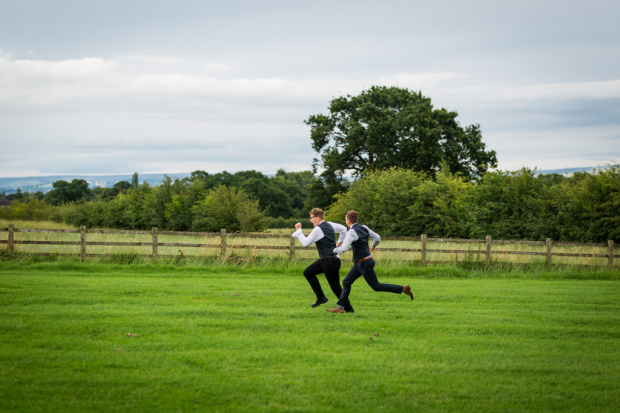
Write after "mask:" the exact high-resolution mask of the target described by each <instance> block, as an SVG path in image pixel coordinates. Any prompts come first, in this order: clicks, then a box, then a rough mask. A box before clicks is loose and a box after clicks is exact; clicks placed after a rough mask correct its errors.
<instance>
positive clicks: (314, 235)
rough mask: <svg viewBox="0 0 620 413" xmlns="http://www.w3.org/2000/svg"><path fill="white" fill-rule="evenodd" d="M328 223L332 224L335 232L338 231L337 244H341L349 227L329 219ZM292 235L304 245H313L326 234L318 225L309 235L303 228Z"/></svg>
mask: <svg viewBox="0 0 620 413" xmlns="http://www.w3.org/2000/svg"><path fill="white" fill-rule="evenodd" d="M321 222H324V221H321ZM327 223H328V224H329V225H331V226H332V228H333V229H334V232H337V233H338V241H337V242H336V244H339V243H340V241H342V239H343V238H344V237H345V235H346V233H347V227H345V226H344V225H340V224H336V223H335V222H329V221H327ZM292 236H293V237H295V238H297V239H298V240H299V241H300V242H301V243H302V244H303V246H304V247H307V246H308V245H312V244H314V243H315V242H317V241H319V240H320V239H322V238H324V237H325V234H324V233H323V230H322V229H321V227H319V226H318V225H317V226H316V227H314V229H313V230H312V232H311V233H310V234H308V236H307V237H306V236H305V235H304V233H303V232H302V231H301V228H299V229H298V230H297V231H295V232H293V235H292Z"/></svg>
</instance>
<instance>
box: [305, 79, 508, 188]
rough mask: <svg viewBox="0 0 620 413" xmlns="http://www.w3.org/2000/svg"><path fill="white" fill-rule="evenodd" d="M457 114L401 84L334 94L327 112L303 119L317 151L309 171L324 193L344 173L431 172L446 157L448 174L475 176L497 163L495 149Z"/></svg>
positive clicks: (338, 185)
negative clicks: (318, 174)
mask: <svg viewBox="0 0 620 413" xmlns="http://www.w3.org/2000/svg"><path fill="white" fill-rule="evenodd" d="M457 116H458V114H457V112H455V111H448V110H447V109H444V108H441V109H434V108H433V105H432V104H431V99H430V98H428V97H425V96H423V95H422V92H413V91H410V90H408V89H406V88H399V87H385V86H373V87H371V88H370V89H368V90H364V91H363V92H362V93H360V94H359V95H358V96H350V95H347V96H346V97H338V98H334V99H333V100H332V101H331V102H330V105H329V114H328V115H322V114H319V115H312V116H310V117H309V118H308V119H307V120H306V121H305V123H306V124H307V125H308V126H310V128H311V134H310V136H311V139H312V148H313V149H314V150H315V151H316V152H318V153H319V154H320V156H319V157H318V158H316V159H314V163H313V169H314V171H315V172H316V171H317V170H318V169H319V168H321V169H323V172H322V173H321V180H322V181H323V185H324V186H325V187H326V190H327V191H328V192H338V191H339V190H341V186H342V185H343V178H342V176H343V174H344V173H345V171H351V172H352V173H353V175H354V176H356V177H363V176H365V175H367V174H368V173H370V172H373V171H380V170H387V169H390V168H394V167H399V168H405V169H410V170H413V171H417V172H425V173H427V174H428V175H430V176H435V174H436V171H437V170H438V169H439V165H440V163H441V162H442V161H447V162H448V163H449V165H450V172H451V173H459V174H460V175H461V176H463V177H464V178H465V179H472V178H474V177H476V176H481V175H482V174H484V173H485V172H486V171H487V170H488V169H489V168H494V167H496V166H497V157H496V153H495V151H493V150H490V151H487V150H486V145H485V144H484V143H483V142H482V134H481V132H480V125H470V126H466V127H462V126H461V125H460V123H459V122H458V121H457V120H456V118H457ZM316 185H320V184H316ZM330 198H331V195H330Z"/></svg>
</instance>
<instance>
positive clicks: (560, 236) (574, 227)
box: [328, 165, 620, 242]
mask: <svg viewBox="0 0 620 413" xmlns="http://www.w3.org/2000/svg"><path fill="white" fill-rule="evenodd" d="M443 169H444V172H439V173H438V174H437V176H436V179H429V177H428V175H426V174H423V173H419V172H413V171H410V170H404V169H392V170H388V171H382V172H374V173H371V174H369V175H367V176H366V177H365V178H363V179H359V180H357V181H355V182H354V184H353V185H352V187H351V188H350V189H349V191H348V192H347V193H346V194H341V195H339V198H338V200H337V201H336V202H335V203H334V204H333V205H332V206H331V208H330V210H329V215H328V219H330V220H332V221H336V222H344V216H345V214H346V212H347V211H348V210H350V209H355V210H356V211H357V212H358V213H359V214H360V219H361V222H363V223H364V224H367V225H369V226H370V227H372V228H373V229H376V230H377V231H378V232H379V233H383V234H386V235H388V234H389V235H395V236H396V235H401V236H419V235H420V234H427V235H428V236H429V237H453V238H468V239H481V238H484V237H485V236H487V235H491V236H492V237H493V238H494V239H505V240H514V239H521V240H533V241H543V240H545V239H546V238H551V239H553V240H555V241H574V242H607V240H610V239H611V240H615V241H616V242H618V241H620V166H619V165H614V166H611V167H609V168H604V169H600V170H598V171H595V173H592V174H589V173H585V172H581V173H575V174H573V175H572V176H571V177H565V176H563V175H559V174H552V175H538V176H537V175H536V174H535V173H534V172H533V171H532V170H529V169H522V170H520V171H516V172H502V171H497V172H487V173H485V174H484V175H483V176H482V179H481V180H480V181H479V182H467V181H466V180H465V179H463V178H462V177H461V176H459V175H455V174H451V173H449V172H445V170H446V168H443Z"/></svg>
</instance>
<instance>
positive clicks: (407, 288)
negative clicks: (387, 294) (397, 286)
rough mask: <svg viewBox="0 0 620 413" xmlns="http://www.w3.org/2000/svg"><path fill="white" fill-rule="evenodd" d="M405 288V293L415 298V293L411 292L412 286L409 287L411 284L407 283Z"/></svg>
mask: <svg viewBox="0 0 620 413" xmlns="http://www.w3.org/2000/svg"><path fill="white" fill-rule="evenodd" d="M403 288H404V289H405V294H407V295H408V296H409V297H411V299H412V300H413V293H412V292H411V287H409V284H407V285H405V286H404V287H403Z"/></svg>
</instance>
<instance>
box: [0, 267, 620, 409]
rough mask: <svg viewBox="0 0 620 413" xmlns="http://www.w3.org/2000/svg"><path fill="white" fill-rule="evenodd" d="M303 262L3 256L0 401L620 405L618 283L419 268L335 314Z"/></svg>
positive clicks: (34, 404) (91, 405)
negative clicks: (320, 300) (392, 289)
mask: <svg viewBox="0 0 620 413" xmlns="http://www.w3.org/2000/svg"><path fill="white" fill-rule="evenodd" d="M286 265H288V266H286ZM302 266H303V264H301V263H299V264H290V263H289V264H285V263H282V264H281V267H277V266H274V265H272V266H271V267H269V266H267V265H265V266H263V267H261V266H257V265H255V266H253V267H249V266H248V267H243V268H240V267H236V266H230V265H228V266H227V265H226V264H221V265H213V266H210V267H205V266H192V265H184V266H175V265H163V264H162V265H155V266H154V265H149V264H132V265H111V264H98V263H85V264H82V263H77V262H70V261H64V262H60V261H58V262H39V263H37V262H30V263H27V262H2V263H0V308H1V311H2V318H3V322H2V324H1V325H0V409H1V410H2V411H136V410H139V411H212V412H229V411H238V412H263V411H264V412H280V411H282V412H285V411H288V412H291V411H297V412H317V411H321V412H353V411H355V412H376V411H393V412H403V411H425V412H432V411H442V412H445V411H480V412H483V411H488V412H497V411H536V412H541V411H597V412H605V411H617V406H618V405H619V404H620V396H619V395H620V380H618V377H620V345H619V341H618V339H619V338H620V307H619V305H618V296H620V283H618V282H617V281H599V280H596V281H594V280H548V279H546V280H543V279H506V278H503V277H502V276H501V275H497V277H496V278H469V279H467V278H466V279H457V278H454V277H455V276H456V275H454V274H453V275H449V271H456V270H454V269H453V270H449V269H448V268H446V267H441V268H440V267H437V268H433V267H426V268H420V269H417V270H419V272H411V273H410V274H409V275H408V276H407V279H406V280H405V279H404V278H402V277H389V276H388V275H387V274H386V273H384V274H383V275H382V281H383V282H391V283H395V284H403V283H404V282H405V281H406V282H408V283H410V284H411V286H412V288H413V290H414V294H415V296H416V300H415V301H413V302H412V301H410V300H408V298H407V297H405V296H404V295H395V294H386V293H374V292H372V291H371V290H370V288H369V287H368V286H367V285H366V284H365V283H364V282H363V281H362V280H360V281H358V282H357V283H356V284H354V290H353V294H352V302H353V305H354V306H355V309H356V313H355V314H346V315H333V314H329V313H327V312H325V311H323V309H322V308H318V309H311V308H310V307H309V303H310V302H312V301H313V297H312V293H311V291H310V289H309V287H308V285H307V283H306V281H305V279H304V278H303V276H301V275H300V273H299V269H300V268H301V267H302ZM270 268H271V274H268V272H269V271H270ZM431 271H435V273H434V275H435V276H434V277H433V276H432V275H433V274H431V273H430V272H431ZM441 271H446V272H444V273H441ZM463 274H467V273H463ZM472 274H473V273H469V276H472ZM539 276H540V277H541V278H544V277H543V276H542V273H539ZM321 281H322V283H323V285H324V287H327V286H326V283H325V280H324V279H323V278H321ZM326 291H327V288H326ZM328 296H329V298H330V303H329V304H333V303H334V301H335V298H334V297H333V295H332V294H331V293H330V294H329V295H328ZM128 334H130V336H128Z"/></svg>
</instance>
